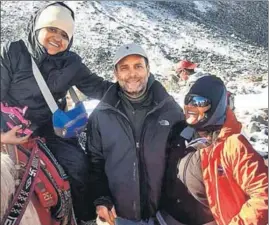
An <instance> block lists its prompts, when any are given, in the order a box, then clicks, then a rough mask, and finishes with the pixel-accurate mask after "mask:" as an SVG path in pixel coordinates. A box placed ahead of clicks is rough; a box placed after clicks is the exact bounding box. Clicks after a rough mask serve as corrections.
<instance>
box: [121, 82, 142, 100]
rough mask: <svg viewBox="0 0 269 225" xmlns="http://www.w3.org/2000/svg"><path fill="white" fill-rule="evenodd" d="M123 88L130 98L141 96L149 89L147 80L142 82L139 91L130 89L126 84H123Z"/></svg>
mask: <svg viewBox="0 0 269 225" xmlns="http://www.w3.org/2000/svg"><path fill="white" fill-rule="evenodd" d="M121 89H122V90H123V92H124V93H125V94H126V95H127V96H128V97H130V98H134V99H135V98H140V97H141V96H142V95H143V94H144V93H145V92H146V90H147V82H146V83H143V84H141V85H140V87H139V88H138V91H129V90H128V88H127V87H126V85H121Z"/></svg>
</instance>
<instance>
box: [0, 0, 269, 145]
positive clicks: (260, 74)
mask: <svg viewBox="0 0 269 225" xmlns="http://www.w3.org/2000/svg"><path fill="white" fill-rule="evenodd" d="M48 2H50V1H1V43H2V42H4V41H7V40H17V39H19V38H26V34H27V32H26V27H27V22H28V20H29V19H30V14H31V13H32V12H33V11H34V10H36V9H38V8H39V7H40V6H42V5H44V4H47V3H48ZM66 2H67V4H69V5H70V6H71V7H72V8H73V9H74V10H75V12H76V31H75V39H74V45H73V50H74V51H76V52H78V53H79V54H80V55H81V56H82V58H83V59H84V61H85V63H86V64H87V65H88V66H89V68H91V69H92V70H93V71H95V72H97V73H98V74H99V75H101V76H103V77H105V78H107V79H113V70H112V65H111V64H112V57H113V54H114V52H115V51H116V49H117V48H118V47H119V46H120V45H121V44H124V43H128V42H133V41H134V42H138V43H141V44H142V46H143V47H144V48H145V49H146V50H147V52H148V55H149V57H150V65H151V70H152V72H153V73H155V74H156V78H157V79H158V80H160V81H161V82H163V83H164V84H165V86H166V87H167V88H168V90H169V91H171V92H173V93H175V94H180V88H179V86H178V85H177V84H174V83H173V81H172V80H171V79H170V78H171V74H174V65H175V63H176V62H177V61H178V60H180V59H189V60H192V61H195V62H197V63H199V65H200V67H201V68H202V69H203V70H204V71H210V72H212V73H214V74H216V75H218V76H221V77H222V78H223V79H224V80H225V82H226V84H227V87H228V89H229V90H230V91H232V92H233V93H235V94H236V95H241V96H242V95H243V96H248V94H254V98H253V100H252V102H248V103H246V104H247V105H248V104H250V105H251V104H252V103H254V102H255V101H256V98H255V96H258V94H262V93H264V92H265V91H266V90H267V92H268V89H266V88H268V74H267V73H268V40H267V37H268V2H267V1H216V2H215V1H186V2H183V1H182V2H176V1H169V2H162V1H161V2H159V1H138V2H135V1H123V2H120V1H66ZM256 94H257V95H256ZM262 96H263V95H262ZM246 98H248V97H246ZM258 100H259V101H260V100H263V99H258V98H257V101H258ZM240 108H241V106H240V107H239V108H238V109H237V113H238V115H239V117H240V118H241V119H242V120H243V121H244V124H245V125H247V124H250V122H253V121H254V122H255V123H256V124H255V125H252V128H249V130H251V132H250V136H251V135H254V136H255V135H256V133H255V132H259V134H261V133H264V134H266V132H267V134H268V124H267V123H268V117H263V118H264V119H265V121H262V122H261V120H259V119H257V117H255V118H256V119H255V118H254V116H253V115H254V114H256V113H258V114H259V115H261V114H263V115H264V111H266V110H267V112H268V104H266V106H262V107H260V108H255V107H252V108H251V107H250V108H251V109H247V110H246V109H244V110H243V109H242V110H241V109H240ZM252 117H253V118H252ZM257 126H258V127H259V128H258V131H257V130H256V129H255V128H253V127H257ZM254 130H255V132H254ZM254 133H255V134H254ZM260 136H261V135H260ZM260 136H259V137H260ZM266 136H267V135H266ZM251 137H252V136H251ZM255 137H256V138H255ZM255 137H254V138H252V141H255V140H260V139H259V138H257V135H256V136H255ZM262 137H263V138H262V143H263V144H262V146H263V148H264V146H266V145H267V144H266V142H267V140H268V137H264V136H262ZM256 142H257V141H256ZM259 148H260V147H259Z"/></svg>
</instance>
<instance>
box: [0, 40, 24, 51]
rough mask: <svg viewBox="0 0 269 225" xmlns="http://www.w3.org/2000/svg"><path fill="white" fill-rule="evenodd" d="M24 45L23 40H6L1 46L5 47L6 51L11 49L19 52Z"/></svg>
mask: <svg viewBox="0 0 269 225" xmlns="http://www.w3.org/2000/svg"><path fill="white" fill-rule="evenodd" d="M23 46H25V44H24V41H23V40H17V41H5V42H4V43H3V44H1V48H2V49H4V50H5V51H6V52H10V51H16V52H19V51H21V50H22V48H23Z"/></svg>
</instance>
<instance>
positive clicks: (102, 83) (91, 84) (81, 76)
mask: <svg viewBox="0 0 269 225" xmlns="http://www.w3.org/2000/svg"><path fill="white" fill-rule="evenodd" d="M77 79H78V83H77V84H76V87H77V88H78V89H79V90H80V91H81V92H82V93H83V94H84V95H86V96H88V97H90V98H94V99H99V100H100V99H101V98H102V97H103V96H104V94H105V93H106V91H107V90H108V88H109V87H110V86H111V85H112V84H113V83H112V82H109V81H106V80H104V79H103V78H102V77H99V76H97V75H96V74H95V73H93V72H92V71H91V70H90V69H88V67H87V66H86V65H85V64H83V63H82V66H81V69H80V70H79V71H78V73H77Z"/></svg>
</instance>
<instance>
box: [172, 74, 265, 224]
mask: <svg viewBox="0 0 269 225" xmlns="http://www.w3.org/2000/svg"><path fill="white" fill-rule="evenodd" d="M184 111H185V116H186V122H187V124H188V125H189V126H190V127H192V128H194V130H195V136H196V138H194V139H193V141H192V142H190V143H189V144H188V146H187V148H186V149H187V150H188V151H190V150H192V151H190V152H197V151H199V153H200V154H199V155H200V159H199V160H197V159H196V163H200V166H199V168H200V169H201V171H190V172H192V173H199V172H200V173H201V172H202V179H203V183H204V188H205V193H206V196H207V200H208V204H209V207H210V209H211V212H212V214H213V216H214V218H215V221H216V223H217V224H218V225H250V224H251V225H265V224H267V223H268V174H267V167H266V165H265V163H264V161H263V158H262V157H261V156H260V155H259V154H258V153H257V152H256V151H255V150H254V148H253V147H252V146H251V144H250V143H249V142H248V140H247V139H246V138H245V137H244V136H243V135H242V134H241V127H242V125H241V123H240V122H239V121H238V120H237V119H236V117H235V115H234V113H233V111H232V110H231V109H230V107H228V104H227V90H226V87H225V85H224V83H223V81H222V80H221V79H220V78H218V77H216V76H213V75H210V76H204V77H201V78H199V79H198V80H197V81H196V82H195V83H194V84H193V86H192V87H191V89H190V90H189V92H188V94H187V95H186V97H185V101H184ZM193 155H196V154H192V153H190V154H188V155H187V156H186V157H187V158H188V159H187V160H186V159H184V158H183V159H181V160H180V162H179V163H178V165H177V169H178V178H179V179H181V178H182V176H181V175H182V174H183V175H184V176H186V177H185V178H184V177H183V182H184V184H185V185H186V186H187V188H189V187H188V186H192V187H193V186H194V185H195V184H194V183H195V182H197V180H196V181H195V180H192V179H191V178H190V179H189V178H188V177H187V176H188V170H189V168H192V166H188V165H187V164H188V163H190V162H192V159H191V158H192V156H193ZM197 177H199V176H197ZM196 197H197V196H196ZM198 198H199V196H198Z"/></svg>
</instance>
